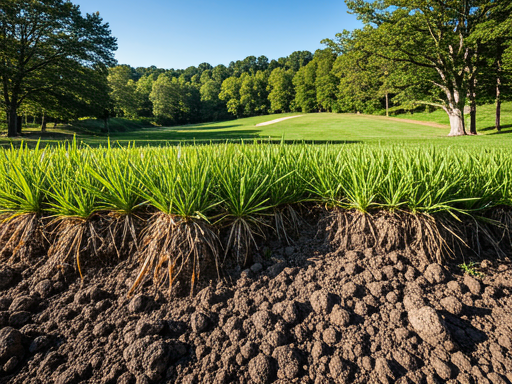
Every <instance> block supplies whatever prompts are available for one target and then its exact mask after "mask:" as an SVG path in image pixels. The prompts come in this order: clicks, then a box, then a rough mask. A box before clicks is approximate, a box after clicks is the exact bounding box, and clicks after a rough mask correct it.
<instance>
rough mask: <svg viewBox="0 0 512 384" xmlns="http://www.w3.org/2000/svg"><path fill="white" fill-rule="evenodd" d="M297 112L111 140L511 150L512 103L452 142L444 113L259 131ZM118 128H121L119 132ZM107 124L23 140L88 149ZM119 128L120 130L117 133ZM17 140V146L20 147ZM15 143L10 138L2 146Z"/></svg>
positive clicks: (138, 130)
mask: <svg viewBox="0 0 512 384" xmlns="http://www.w3.org/2000/svg"><path fill="white" fill-rule="evenodd" d="M295 115H299V114H297V113H289V114H280V115H268V116H256V117H250V118H245V119H238V120H231V121H224V122H217V123H203V124H193V125H183V126H175V127H155V126H151V125H149V124H148V123H147V122H137V123H135V122H132V123H130V122H129V121H126V120H123V119H111V121H110V124H111V127H112V128H113V130H115V131H117V132H112V133H111V135H110V140H111V141H114V142H119V143H120V144H126V143H128V142H133V141H135V142H136V143H137V144H139V145H162V144H165V143H177V142H182V141H187V142H198V143H199V142H210V141H226V140H240V139H244V140H254V139H263V140H267V139H271V140H281V139H284V140H286V141H292V142H293V141H302V140H306V141H312V142H334V143H363V142H364V143H369V144H390V143H408V144H423V143H435V144H440V145H452V144H455V143H457V144H463V145H478V146H479V145H486V146H510V145H512V135H511V133H512V103H506V104H504V106H503V116H502V124H503V132H502V133H501V134H497V132H496V131H495V130H494V128H493V125H494V106H492V105H487V106H482V107H479V109H478V115H477V124H478V129H479V135H478V136H477V137H474V136H469V137H455V138H453V137H447V134H448V132H449V127H448V125H447V123H448V118H447V116H446V114H445V113H444V111H436V112H433V113H415V114H406V115H400V116H396V117H393V118H386V117H383V116H373V115H355V114H333V113H313V114H304V115H301V117H299V118H294V119H289V120H285V121H281V122H278V123H275V124H271V125H266V126H260V127H257V126H256V125H257V124H259V123H262V122H267V121H271V120H274V119H277V118H281V117H286V116H295ZM117 125H119V127H117ZM102 127H103V122H102V121H101V122H99V121H89V122H87V121H86V122H81V123H80V125H78V126H70V127H58V128H57V129H52V128H49V129H48V132H47V133H46V134H44V135H43V136H41V134H40V132H38V131H37V130H35V129H32V130H30V129H28V130H26V131H25V134H24V137H23V140H25V141H27V142H36V141H37V140H38V139H39V138H40V137H41V139H42V141H43V142H48V143H52V142H53V143H54V142H58V141H62V140H63V139H71V138H72V137H73V135H74V133H75V132H76V135H77V139H78V140H79V141H83V142H85V143H87V144H89V145H101V144H106V142H107V140H108V136H107V135H106V134H104V133H102V132H101V128H102ZM114 127H117V128H119V129H117V128H114ZM19 141H20V139H15V140H13V142H19ZM9 143H11V140H10V139H7V138H5V137H3V138H1V139H0V144H3V145H6V144H9Z"/></svg>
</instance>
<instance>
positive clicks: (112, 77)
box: [107, 65, 138, 118]
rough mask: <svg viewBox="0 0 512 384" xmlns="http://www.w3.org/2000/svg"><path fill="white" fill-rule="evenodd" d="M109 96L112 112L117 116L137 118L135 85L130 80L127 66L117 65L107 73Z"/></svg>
mask: <svg viewBox="0 0 512 384" xmlns="http://www.w3.org/2000/svg"><path fill="white" fill-rule="evenodd" d="M108 72H109V73H108V78H107V79H108V85H109V87H110V96H111V97H112V101H113V103H114V111H115V113H116V115H118V116H126V117H131V118H133V117H136V116H137V107H138V102H137V94H136V92H137V84H136V83H135V82H134V81H133V80H132V70H131V67H130V66H128V65H118V66H116V67H114V68H110V69H109V71H108Z"/></svg>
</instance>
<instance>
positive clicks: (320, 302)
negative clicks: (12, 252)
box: [0, 220, 512, 384]
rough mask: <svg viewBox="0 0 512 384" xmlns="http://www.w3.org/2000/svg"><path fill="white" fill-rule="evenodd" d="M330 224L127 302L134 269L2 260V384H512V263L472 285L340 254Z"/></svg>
mask: <svg viewBox="0 0 512 384" xmlns="http://www.w3.org/2000/svg"><path fill="white" fill-rule="evenodd" d="M321 222H322V221H321ZM323 222H325V220H324V221H323ZM319 225H320V226H321V225H322V224H319ZM327 227H328V226H327V225H326V226H325V228H324V230H323V231H317V228H316V226H315V225H314V226H313V227H308V226H304V227H303V229H302V230H301V232H300V234H299V236H297V237H296V238H295V242H294V243H293V244H292V245H288V244H286V243H284V242H281V241H279V240H278V239H273V240H269V241H268V242H266V243H265V244H264V245H263V246H262V247H261V248H260V250H259V251H257V252H255V253H254V256H253V261H252V263H251V266H250V267H249V268H248V269H246V270H242V269H241V268H234V267H233V268H231V269H229V270H228V271H227V272H226V274H225V276H224V278H223V279H222V280H221V281H216V280H212V281H210V282H205V281H203V282H202V286H201V287H200V288H199V289H198V293H197V294H196V295H195V297H188V296H186V297H183V296H179V295H175V294H168V293H167V292H165V291H160V290H157V289H156V288H155V287H154V286H152V285H151V283H150V282H148V283H146V284H145V285H144V286H143V287H142V289H140V290H139V291H138V292H137V293H136V294H135V295H134V296H132V297H128V296H127V292H128V290H129V288H130V287H131V285H132V284H133V282H134V280H135V278H136V276H137V273H138V266H137V264H136V263H134V262H133V261H131V260H124V261H120V262H117V263H116V264H115V265H112V264H111V265H108V264H107V265H102V266H96V267H93V266H89V267H88V268H87V271H86V272H85V275H84V277H85V280H84V281H83V282H82V281H81V280H80V278H79V276H78V274H77V273H76V272H75V271H74V269H73V267H72V266H68V265H61V266H60V267H59V269H57V270H53V271H52V273H51V274H48V273H43V272H42V271H46V270H47V268H45V265H46V263H47V261H46V260H47V259H46V257H45V256H44V255H39V261H38V262H34V261H33V260H32V261H31V262H30V263H18V264H14V265H9V266H8V265H6V264H3V265H0V383H1V384H7V383H31V384H38V383H41V384H42V383H56V384H67V383H102V384H107V383H112V384H130V383H132V384H143V383H144V384H145V383H219V384H220V383H384V384H386V383H429V384H430V383H445V382H446V383H461V384H466V383H475V384H476V383H478V384H480V383H492V384H502V383H509V384H510V383H512V263H511V260H510V258H508V257H506V256H505V257H501V258H498V257H496V256H493V253H492V250H488V253H487V254H486V256H485V257H486V259H484V260H482V261H481V263H480V264H479V267H478V270H472V271H473V272H476V273H477V276H471V275H470V274H467V273H464V272H463V270H462V269H461V268H459V267H457V265H458V264H459V263H460V262H461V260H453V261H450V262H448V263H446V264H444V265H440V264H437V263H432V262H431V261H428V258H427V257H425V255H422V254H421V252H413V251H412V250H411V249H409V248H408V247H403V249H394V250H389V249H388V250H385V249H381V248H380V247H378V246H374V247H367V246H365V245H360V246H358V244H365V242H363V241H361V242H359V243H358V242H356V241H354V240H352V241H351V242H350V244H351V246H350V249H349V248H347V247H345V248H343V247H340V246H336V247H333V246H332V244H331V243H330V242H329V241H328V239H329V237H328V236H325V230H326V228H327ZM37 256H38V255H35V257H34V258H35V259H36V260H37V259H38V257H37ZM34 258H33V259H34ZM176 291H179V290H176Z"/></svg>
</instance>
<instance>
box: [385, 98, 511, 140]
mask: <svg viewBox="0 0 512 384" xmlns="http://www.w3.org/2000/svg"><path fill="white" fill-rule="evenodd" d="M476 116H477V120H476V125H477V131H478V132H479V133H482V134H486V133H495V132H496V130H495V129H494V126H495V125H494V124H495V119H496V106H495V105H494V104H486V105H479V106H477V109H476ZM393 117H396V118H399V119H405V120H407V119H410V120H418V121H425V122H431V123H437V124H445V125H449V124H450V121H449V119H448V115H447V114H446V112H445V111H443V110H442V109H438V110H436V111H434V112H432V113H428V112H417V113H404V114H401V115H396V116H393ZM465 120H466V124H467V125H469V116H466V117H465ZM501 124H502V129H503V130H504V131H508V132H510V130H511V128H512V103H511V102H506V103H503V104H502V106H501Z"/></svg>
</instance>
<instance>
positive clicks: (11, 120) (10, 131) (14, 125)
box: [7, 107, 18, 137]
mask: <svg viewBox="0 0 512 384" xmlns="http://www.w3.org/2000/svg"><path fill="white" fill-rule="evenodd" d="M7 116H8V125H7V137H16V136H18V115H17V114H16V108H13V107H11V109H10V110H9V111H8V113H7Z"/></svg>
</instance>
